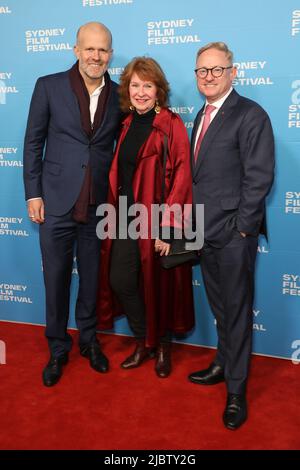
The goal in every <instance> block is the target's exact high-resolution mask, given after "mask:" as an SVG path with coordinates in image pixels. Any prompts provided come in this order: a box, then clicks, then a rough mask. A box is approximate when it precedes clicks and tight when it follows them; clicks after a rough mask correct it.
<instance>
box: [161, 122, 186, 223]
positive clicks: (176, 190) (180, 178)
mask: <svg viewBox="0 0 300 470" xmlns="http://www.w3.org/2000/svg"><path fill="white" fill-rule="evenodd" d="M166 188H168V190H167V196H166V198H165V203H166V204H167V208H166V210H165V212H164V216H163V219H162V225H171V226H172V227H174V228H175V229H176V228H178V229H182V227H183V225H184V224H185V223H188V222H189V219H190V216H191V207H192V175H191V165H190V145H189V138H188V134H187V131H186V128H185V126H184V123H183V122H182V120H181V118H180V117H179V116H177V115H174V116H173V119H172V121H171V129H170V135H169V138H168V163H167V169H166ZM185 204H186V205H188V206H186V208H185V212H184V217H183V209H184V205H185ZM172 206H173V207H174V208H176V207H177V208H178V211H177V210H176V209H175V210H174V211H172ZM170 208H171V211H170Z"/></svg>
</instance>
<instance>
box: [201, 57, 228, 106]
mask: <svg viewBox="0 0 300 470" xmlns="http://www.w3.org/2000/svg"><path fill="white" fill-rule="evenodd" d="M230 65H231V63H230V62H229V60H228V58H227V57H226V54H225V52H223V51H219V50H218V49H207V50H206V51H204V52H202V54H200V56H199V57H198V59H197V63H196V69H199V68H201V67H206V68H208V69H210V68H212V67H216V66H220V67H228V66H230ZM235 76H236V69H235V68H234V67H233V68H230V69H227V70H224V71H223V75H222V76H221V77H219V78H215V77H213V76H212V74H211V71H209V72H208V74H207V76H206V78H198V77H197V86H198V90H199V91H200V93H202V94H203V95H204V96H205V97H206V99H207V101H208V103H214V102H215V101H218V100H219V99H220V98H222V97H223V96H224V95H226V93H227V92H228V90H229V89H230V87H231V85H232V81H233V79H234V78H235Z"/></svg>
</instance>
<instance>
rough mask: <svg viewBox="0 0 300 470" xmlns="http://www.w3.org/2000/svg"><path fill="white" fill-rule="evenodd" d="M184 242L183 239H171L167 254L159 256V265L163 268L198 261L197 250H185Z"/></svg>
mask: <svg viewBox="0 0 300 470" xmlns="http://www.w3.org/2000/svg"><path fill="white" fill-rule="evenodd" d="M186 243H187V241H186V240H185V239H182V240H173V241H172V243H171V249H170V251H169V254H168V255H165V256H161V257H160V264H161V266H162V267H163V268H165V269H171V268H175V267H176V266H180V265H181V264H184V263H192V264H196V263H198V262H199V255H198V250H187V249H186V247H185V245H186Z"/></svg>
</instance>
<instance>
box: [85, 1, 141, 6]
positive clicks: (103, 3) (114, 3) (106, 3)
mask: <svg viewBox="0 0 300 470" xmlns="http://www.w3.org/2000/svg"><path fill="white" fill-rule="evenodd" d="M81 1H82V6H83V7H104V6H118V5H132V4H133V2H134V0H81Z"/></svg>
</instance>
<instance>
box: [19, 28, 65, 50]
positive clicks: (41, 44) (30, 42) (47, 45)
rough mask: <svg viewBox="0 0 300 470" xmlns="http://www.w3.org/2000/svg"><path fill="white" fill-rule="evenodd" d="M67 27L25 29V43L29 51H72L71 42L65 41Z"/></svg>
mask: <svg viewBox="0 0 300 470" xmlns="http://www.w3.org/2000/svg"><path fill="white" fill-rule="evenodd" d="M65 33H66V28H60V27H56V28H47V29H30V30H27V31H25V44H26V51H27V52H28V53H34V52H53V51H54V52H61V51H72V50H73V47H72V46H71V44H70V43H69V42H65V41H64V36H65Z"/></svg>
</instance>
